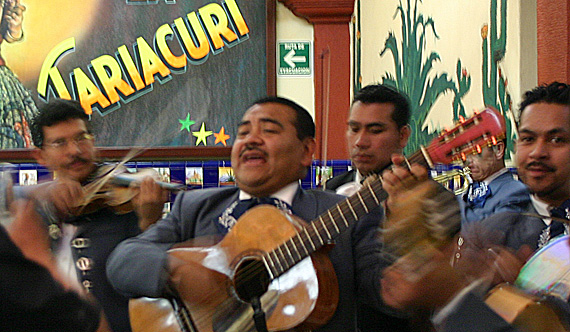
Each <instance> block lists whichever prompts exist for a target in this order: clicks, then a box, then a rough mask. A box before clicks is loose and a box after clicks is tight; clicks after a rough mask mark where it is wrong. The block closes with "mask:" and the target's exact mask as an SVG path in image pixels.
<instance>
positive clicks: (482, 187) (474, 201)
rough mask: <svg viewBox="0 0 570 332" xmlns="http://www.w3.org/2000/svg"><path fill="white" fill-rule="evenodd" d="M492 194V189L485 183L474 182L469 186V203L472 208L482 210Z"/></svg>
mask: <svg viewBox="0 0 570 332" xmlns="http://www.w3.org/2000/svg"><path fill="white" fill-rule="evenodd" d="M490 194H491V188H489V186H488V185H487V184H485V182H473V183H472V184H471V185H470V186H469V193H468V194H467V201H468V202H469V204H470V205H472V206H475V207H479V208H482V207H483V205H485V201H486V200H487V197H489V195H490Z"/></svg>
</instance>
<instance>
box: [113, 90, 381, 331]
mask: <svg viewBox="0 0 570 332" xmlns="http://www.w3.org/2000/svg"><path fill="white" fill-rule="evenodd" d="M314 135H315V125H314V122H313V120H312V118H311V115H310V114H309V113H308V112H307V111H306V110H305V109H304V108H302V107H301V106H299V105H297V104H296V103H294V102H292V101H290V100H288V99H284V98H279V97H269V98H265V99H261V100H259V101H257V102H255V103H254V104H252V106H251V107H250V108H249V109H248V110H247V111H246V112H245V114H244V116H243V118H242V121H241V123H240V124H239V126H238V132H237V137H236V140H235V142H234V144H233V147H232V153H231V161H232V167H233V169H234V174H235V177H236V183H237V187H231V188H229V187H225V188H210V189H204V190H194V191H188V192H184V193H182V194H180V195H178V196H177V198H176V201H175V203H174V205H173V208H172V210H171V212H170V214H169V215H168V216H167V217H166V218H164V219H162V220H160V221H159V222H157V223H156V224H155V226H153V227H152V228H149V229H148V230H147V231H145V232H144V233H143V234H141V235H140V236H138V237H135V238H131V239H128V240H126V241H124V242H123V243H121V244H120V245H119V246H118V247H117V248H116V249H115V251H114V252H113V254H112V255H111V257H110V258H109V263H108V267H107V273H108V276H109V279H110V280H111V282H112V284H113V285H114V286H115V288H117V289H118V290H120V291H121V292H123V293H124V294H126V295H128V296H131V297H140V296H148V297H169V296H171V295H172V294H176V293H179V292H182V291H184V289H183V288H184V287H185V285H186V284H187V283H192V284H193V285H194V286H195V287H193V288H192V287H190V289H189V293H190V295H191V296H193V297H195V298H200V299H201V300H204V299H206V301H205V302H206V303H204V305H207V303H209V301H210V300H211V301H216V300H217V298H218V296H220V297H221V296H222V295H227V294H228V293H227V287H228V284H226V283H221V284H217V283H216V280H217V279H218V278H219V277H221V276H220V274H219V273H216V272H214V270H216V268H217V267H216V264H218V263H219V264H220V266H222V265H223V264H224V263H225V262H223V260H224V258H226V259H228V258H229V259H230V260H231V257H223V256H217V255H215V254H214V250H215V249H212V251H210V252H211V254H210V255H211V256H212V257H211V258H212V259H213V260H212V261H211V262H210V263H211V264H213V265H211V269H208V268H205V267H204V266H198V265H192V264H188V263H187V262H186V261H184V260H182V259H180V258H178V257H174V256H172V255H169V254H168V252H167V251H168V250H169V249H171V248H172V247H173V246H174V245H176V244H179V243H181V242H185V241H187V240H190V239H194V238H203V237H205V236H211V235H224V234H226V233H227V235H226V236H225V237H224V238H223V239H222V242H224V243H226V244H227V242H225V241H230V240H228V238H230V239H235V238H236V237H238V239H239V236H244V237H245V238H247V239H249V238H248V237H249V236H251V237H253V239H255V238H256V236H257V233H258V232H259V233H261V232H262V231H266V232H269V234H266V235H265V236H264V235H261V237H260V238H259V239H257V240H254V241H256V243H260V245H263V244H264V243H266V242H267V241H271V239H270V237H271V236H272V235H274V234H277V233H279V232H281V231H282V229H281V231H280V230H279V229H278V228H277V227H274V226H266V225H273V224H272V221H273V220H272V219H273V218H269V217H266V218H261V219H255V220H248V219H247V216H248V213H250V212H251V213H253V212H254V211H253V210H255V209H252V210H248V211H247V212H245V214H244V215H243V216H242V217H238V216H237V215H238V213H237V212H238V211H239V210H240V207H244V209H245V206H246V204H248V205H249V206H251V205H250V204H253V202H256V201H259V202H263V201H267V200H269V201H271V202H272V203H273V204H276V205H277V206H279V207H281V208H282V209H284V210H288V211H289V212H290V213H292V214H293V215H294V216H298V217H300V218H301V219H303V220H304V221H307V222H308V221H311V220H313V219H315V218H317V217H318V216H319V215H320V214H321V213H323V212H325V211H326V210H327V209H328V208H330V207H333V206H334V205H335V204H336V203H338V202H340V201H341V200H343V198H344V197H342V196H339V195H336V194H334V193H331V192H325V191H312V190H303V189H302V188H301V187H300V183H299V180H301V179H304V178H305V176H306V174H307V170H308V167H309V166H310V165H311V162H312V157H313V153H314V151H315V139H314ZM261 204H263V203H261ZM258 211H259V209H258ZM277 211H278V210H277ZM333 213H334V214H336V215H338V211H336V210H334V211H333ZM250 215H251V214H250ZM280 215H281V214H280ZM286 215H289V213H286ZM382 215H383V211H382V208H381V207H380V206H378V207H376V208H374V209H373V210H371V211H370V213H369V214H368V215H367V216H366V217H364V218H362V219H359V220H358V222H357V223H352V224H351V225H350V226H348V229H346V230H345V231H344V232H342V233H340V235H339V236H338V237H336V238H335V239H334V246H333V247H332V249H331V250H330V251H328V252H327V253H326V256H328V258H330V262H332V268H333V271H332V272H333V273H334V275H335V276H336V279H337V280H338V285H331V286H329V288H328V289H327V290H328V291H332V292H333V293H334V292H336V291H337V290H338V301H337V305H336V309H335V307H334V306H333V307H332V312H331V314H332V317H331V318H330V319H329V318H327V319H325V321H324V322H322V324H324V325H323V326H321V327H313V328H314V331H338V332H341V331H342V332H347V331H357V328H356V305H357V302H358V300H363V301H365V302H367V303H370V304H371V305H375V307H377V308H381V307H382V303H381V300H380V290H379V285H380V282H379V280H380V279H379V278H380V274H381V271H382V269H383V267H384V266H386V263H384V261H383V259H382V256H381V252H380V250H381V244H380V242H379V241H378V239H377V231H378V226H379V222H380V218H381V216H382ZM236 219H238V220H237V223H236ZM243 222H251V223H252V228H251V229H249V228H247V229H246V230H245V231H244V232H243V233H240V231H236V229H239V230H243V228H240V225H241V224H243ZM234 223H235V224H234ZM314 224H317V225H318V219H317V220H316V221H315V222H314ZM268 227H274V228H269V229H268ZM317 227H319V226H317ZM331 230H332V228H331ZM307 236H308V235H307ZM285 240H286V238H285V239H283V241H285ZM297 243H299V242H297ZM313 244H314V243H313ZM306 246H307V247H310V246H311V244H306ZM301 247H302V245H298V246H296V248H297V250H300V251H302V250H303V249H300V248H301ZM307 247H305V249H306V248H307ZM291 250H292V252H295V250H294V249H291ZM289 253H291V252H289ZM297 253H298V252H297ZM210 255H209V256H208V257H210ZM216 257H218V258H219V259H217V258H216ZM303 262H305V260H303V261H302V263H299V264H297V265H296V266H299V265H302V264H304V263H303ZM204 263H206V262H204ZM303 266H304V265H303ZM184 271H187V272H194V273H193V274H192V276H187V275H186V276H185V275H184ZM311 271H312V270H311ZM202 272H203V273H202ZM222 272H224V273H226V272H227V271H222ZM289 272H291V273H293V271H289ZM305 272H306V273H302V275H303V277H301V276H299V277H300V279H304V277H306V276H307V275H309V274H310V273H308V272H309V271H305ZM210 273H212V274H210ZM282 277H284V276H282ZM254 279H255V280H257V279H258V278H257V277H254ZM280 280H281V279H280ZM319 280H320V279H319ZM320 281H321V280H320ZM236 285H237V282H236ZM282 285H283V286H284V287H288V286H285V285H284V284H282ZM230 293H231V291H230ZM268 293H269V292H268ZM266 294H267V293H266ZM268 295H269V294H268ZM321 295H322V294H319V296H321ZM202 296H203V297H202ZM262 300H263V298H262ZM297 301H303V300H302V299H297ZM252 302H253V301H252ZM200 303H202V302H200ZM224 303H226V302H224ZM232 303H234V304H236V305H238V306H239V305H240V303H243V302H240V301H232ZM194 304H195V305H198V303H194ZM294 304H298V303H295V302H294V301H293V302H292V303H291V305H285V306H284V307H282V309H283V311H285V312H286V313H287V314H286V315H293V314H295V315H296V314H297V312H296V310H295V308H296V307H295V306H294ZM248 307H249V306H248ZM222 308H223V305H221V304H220V305H219V306H216V307H215V308H214V311H216V312H215V313H212V315H204V317H196V316H194V317H193V319H194V320H195V321H194V323H195V324H204V326H206V327H205V330H206V331H211V330H212V329H213V326H212V325H213V324H218V323H220V324H222V323H223V324H225V323H235V324H238V322H236V321H234V320H232V316H234V315H235V314H236V311H237V308H236V310H228V311H223V309H222ZM265 309H267V308H265ZM198 311H200V310H198ZM218 311H219V312H218ZM276 311H278V310H276ZM279 311H281V310H279ZM240 312H241V311H240ZM245 314H246V317H244V320H245V321H246V322H251V321H252V317H251V316H252V315H251V314H247V313H245ZM272 314H275V312H273V313H272V312H271V311H267V312H266V317H268V318H269V319H270V317H271V316H272ZM197 315H200V312H198V313H197ZM317 325H320V324H317ZM198 330H200V327H199V328H198ZM230 330H232V331H246V330H249V331H251V330H250V329H249V328H248V329H245V328H244V329H239V328H235V327H234V328H233V329H230ZM200 331H201V330H200Z"/></svg>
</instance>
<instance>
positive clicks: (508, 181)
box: [458, 172, 530, 225]
mask: <svg viewBox="0 0 570 332" xmlns="http://www.w3.org/2000/svg"><path fill="white" fill-rule="evenodd" d="M489 189H490V191H491V193H490V195H489V196H488V197H487V199H486V200H485V204H484V205H483V206H482V207H478V206H473V205H472V204H471V203H469V202H468V201H467V193H465V194H463V195H462V196H458V197H460V199H459V205H460V206H461V223H462V224H463V225H465V224H468V223H471V222H475V221H479V220H482V219H485V218H487V217H489V216H491V215H493V214H496V213H499V212H506V211H512V212H521V211H523V210H524V209H525V208H526V206H527V205H528V204H529V202H530V195H529V192H528V189H527V187H526V186H525V185H524V184H523V183H522V182H520V181H518V180H515V179H514V178H513V175H512V174H511V173H509V172H507V173H503V174H501V175H499V176H498V177H497V178H496V179H494V180H493V181H491V182H490V183H489Z"/></svg>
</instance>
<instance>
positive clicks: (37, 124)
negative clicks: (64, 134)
mask: <svg viewBox="0 0 570 332" xmlns="http://www.w3.org/2000/svg"><path fill="white" fill-rule="evenodd" d="M70 119H81V120H83V121H84V122H85V126H86V127H87V131H88V132H91V128H90V125H89V116H88V115H87V114H86V113H85V111H84V110H83V107H81V104H80V103H79V102H78V101H75V100H67V99H59V98H56V99H52V100H50V101H49V102H48V103H47V104H45V105H44V106H43V107H41V108H40V109H39V112H38V114H36V116H35V117H34V118H33V119H32V122H31V125H30V131H31V132H32V140H33V141H34V145H35V146H36V147H38V148H41V147H42V146H43V144H44V131H43V128H44V127H51V126H53V125H56V124H58V123H61V122H64V121H67V120H70Z"/></svg>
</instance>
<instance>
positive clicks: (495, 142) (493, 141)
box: [491, 136, 497, 145]
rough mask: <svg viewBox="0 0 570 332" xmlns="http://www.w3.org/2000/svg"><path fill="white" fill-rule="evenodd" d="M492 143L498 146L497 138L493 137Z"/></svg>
mask: <svg viewBox="0 0 570 332" xmlns="http://www.w3.org/2000/svg"><path fill="white" fill-rule="evenodd" d="M491 143H493V145H497V137H495V136H491Z"/></svg>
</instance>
